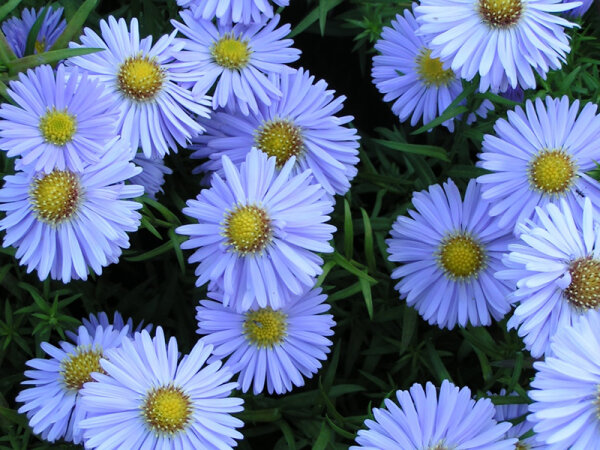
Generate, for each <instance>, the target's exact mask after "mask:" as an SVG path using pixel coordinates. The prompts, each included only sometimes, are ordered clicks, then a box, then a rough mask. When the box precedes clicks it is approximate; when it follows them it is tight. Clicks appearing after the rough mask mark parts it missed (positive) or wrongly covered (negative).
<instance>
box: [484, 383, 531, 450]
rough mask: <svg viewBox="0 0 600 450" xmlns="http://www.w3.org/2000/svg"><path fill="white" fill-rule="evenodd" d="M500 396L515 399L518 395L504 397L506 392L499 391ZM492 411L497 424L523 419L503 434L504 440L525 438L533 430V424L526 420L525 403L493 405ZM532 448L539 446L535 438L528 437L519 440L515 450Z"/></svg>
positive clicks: (526, 407) (526, 406) (512, 394)
mask: <svg viewBox="0 0 600 450" xmlns="http://www.w3.org/2000/svg"><path fill="white" fill-rule="evenodd" d="M488 395H492V394H491V392H488ZM499 395H501V396H504V397H507V398H511V397H517V396H518V394H517V393H516V392H513V393H511V394H510V395H506V390H505V389H502V390H500V394H499ZM494 409H495V410H496V413H495V414H494V420H496V421H498V422H503V421H507V422H508V421H515V420H519V419H523V420H522V421H521V422H518V423H516V424H515V425H513V426H512V427H511V428H510V429H509V430H508V431H507V432H506V434H505V437H506V438H517V439H520V438H522V437H523V436H525V435H526V434H528V433H529V432H530V431H531V429H532V428H533V424H532V423H531V422H530V421H529V420H527V417H525V416H526V414H527V409H528V405H527V404H526V403H511V404H505V405H494ZM532 448H541V447H540V446H539V445H537V443H536V442H535V438H534V437H532V436H530V437H526V438H524V439H520V440H519V442H518V443H517V447H516V449H523V450H525V449H527V450H529V449H532Z"/></svg>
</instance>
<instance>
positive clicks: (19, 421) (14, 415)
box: [0, 406, 28, 428]
mask: <svg viewBox="0 0 600 450" xmlns="http://www.w3.org/2000/svg"><path fill="white" fill-rule="evenodd" d="M0 417H2V418H3V419H5V420H7V421H8V422H11V423H14V424H16V425H18V426H20V427H23V428H27V422H28V420H27V416H25V414H19V413H18V412H17V411H15V410H14V409H10V408H5V407H4V406H0Z"/></svg>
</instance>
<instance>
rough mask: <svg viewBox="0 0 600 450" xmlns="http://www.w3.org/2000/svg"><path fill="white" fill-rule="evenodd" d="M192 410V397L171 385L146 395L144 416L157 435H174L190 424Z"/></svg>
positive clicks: (143, 408)
mask: <svg viewBox="0 0 600 450" xmlns="http://www.w3.org/2000/svg"><path fill="white" fill-rule="evenodd" d="M192 410H193V408H192V402H191V401H190V397H189V396H188V395H187V394H185V393H184V392H183V390H182V389H181V388H179V387H175V386H172V385H169V386H162V387H159V388H153V389H152V390H150V391H149V392H148V393H147V394H146V398H145V399H144V403H143V405H142V416H143V417H144V420H145V422H146V424H147V425H148V426H149V427H150V428H151V429H152V431H154V432H155V433H156V434H159V435H160V434H166V435H173V434H175V433H178V432H179V431H181V430H183V429H184V428H185V427H186V426H187V425H188V424H189V423H190V421H191V418H192Z"/></svg>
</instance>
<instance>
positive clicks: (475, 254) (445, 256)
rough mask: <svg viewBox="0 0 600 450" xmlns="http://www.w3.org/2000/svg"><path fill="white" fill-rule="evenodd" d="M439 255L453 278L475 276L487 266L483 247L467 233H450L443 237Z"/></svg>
mask: <svg viewBox="0 0 600 450" xmlns="http://www.w3.org/2000/svg"><path fill="white" fill-rule="evenodd" d="M437 256H438V262H439V264H440V265H441V267H442V269H444V272H445V274H446V276H447V277H448V278H450V279H453V280H457V279H458V280H464V279H467V278H471V277H474V276H476V275H477V274H478V273H479V272H480V271H481V269H483V267H484V266H485V252H484V249H483V247H482V246H481V244H479V243H478V242H477V241H476V240H475V239H473V237H472V236H470V235H469V234H467V233H458V234H450V235H448V236H446V237H445V238H444V239H442V241H441V243H440V247H439V250H438V255H437Z"/></svg>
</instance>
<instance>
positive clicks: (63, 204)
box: [30, 170, 83, 225]
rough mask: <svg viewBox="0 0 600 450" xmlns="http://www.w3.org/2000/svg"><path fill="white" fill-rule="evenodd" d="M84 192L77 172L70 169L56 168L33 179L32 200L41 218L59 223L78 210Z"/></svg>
mask: <svg viewBox="0 0 600 450" xmlns="http://www.w3.org/2000/svg"><path fill="white" fill-rule="evenodd" d="M82 194H83V192H82V188H81V184H80V182H79V176H78V175H77V174H75V173H73V172H70V171H68V170H54V171H53V172H51V173H49V174H46V175H42V176H41V177H39V178H34V179H33V182H32V183H31V187H30V202H31V204H32V206H33V211H34V213H35V215H36V216H37V218H38V219H39V220H41V221H42V222H46V223H48V224H50V225H58V224H60V223H62V222H64V221H66V220H69V219H70V218H71V217H72V216H73V215H74V214H75V213H76V212H77V208H78V207H79V204H80V203H81V198H82Z"/></svg>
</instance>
